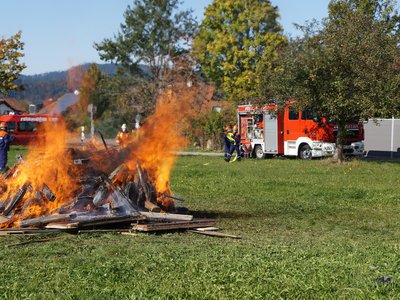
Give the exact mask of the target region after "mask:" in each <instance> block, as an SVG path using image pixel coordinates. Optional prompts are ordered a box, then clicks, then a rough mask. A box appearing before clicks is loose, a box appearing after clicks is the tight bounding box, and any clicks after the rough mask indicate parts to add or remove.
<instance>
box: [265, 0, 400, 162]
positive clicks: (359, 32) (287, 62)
mask: <svg viewBox="0 0 400 300" xmlns="http://www.w3.org/2000/svg"><path fill="white" fill-rule="evenodd" d="M335 2H336V3H337V4H340V5H341V8H342V10H341V11H340V14H337V10H336V9H333V8H334V7H333V6H332V3H331V6H330V8H331V10H330V11H331V15H330V16H329V19H328V20H326V23H325V24H323V27H322V29H321V30H318V29H316V28H315V26H311V27H308V28H306V29H307V30H306V31H305V36H304V38H298V39H296V40H294V41H291V43H290V44H289V46H288V47H287V48H286V50H285V51H284V52H283V53H282V55H281V57H280V60H279V61H278V62H277V64H276V66H275V67H276V68H277V69H279V70H280V72H279V73H278V74H277V73H272V72H270V73H269V74H268V73H267V74H266V78H265V82H267V83H268V86H267V89H266V91H265V93H266V94H269V95H274V96H277V97H278V98H280V99H287V98H291V97H295V98H296V99H297V102H298V105H299V106H300V107H305V106H308V107H314V108H315V109H317V110H318V111H319V112H320V113H323V114H325V115H329V116H330V117H331V118H332V119H333V120H334V121H336V123H337V124H338V141H337V145H338V147H337V150H338V151H337V158H338V161H339V162H342V161H343V144H344V142H345V137H346V130H345V124H346V123H347V122H350V121H351V120H353V119H354V118H355V117H357V118H359V119H360V120H362V119H365V118H374V117H378V116H387V115H392V114H394V113H396V109H397V108H398V103H399V101H398V100H399V96H398V95H399V93H400V73H399V65H398V62H399V61H398V58H399V56H398V47H397V45H398V36H397V35H396V34H395V31H394V30H393V28H395V27H394V26H393V23H392V22H383V21H382V20H383V18H382V16H377V15H375V14H370V13H366V12H365V11H364V10H361V9H356V8H355V7H354V6H352V5H348V6H344V4H343V3H350V2H351V3H352V2H355V1H345V0H343V1H335ZM339 2H340V3H339ZM358 2H360V3H364V2H365V1H358ZM376 2H378V3H381V2H386V1H376ZM343 7H347V10H346V11H345V12H344V10H343ZM333 12H335V13H334V15H333ZM393 15H396V14H395V13H394V14H393Z"/></svg>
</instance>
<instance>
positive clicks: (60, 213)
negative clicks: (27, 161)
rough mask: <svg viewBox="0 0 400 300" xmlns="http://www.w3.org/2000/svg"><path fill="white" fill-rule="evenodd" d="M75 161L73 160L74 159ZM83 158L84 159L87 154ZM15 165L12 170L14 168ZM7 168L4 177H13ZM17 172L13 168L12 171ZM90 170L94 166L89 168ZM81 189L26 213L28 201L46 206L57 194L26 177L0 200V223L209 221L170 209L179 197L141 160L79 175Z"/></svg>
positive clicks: (145, 225)
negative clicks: (161, 186)
mask: <svg viewBox="0 0 400 300" xmlns="http://www.w3.org/2000/svg"><path fill="white" fill-rule="evenodd" d="M74 161H75V163H76V162H77V160H74ZM85 161H88V160H87V159H85ZM12 171H13V170H11V172H12ZM11 172H9V173H7V175H6V177H12V176H13V175H16V174H13V175H10V174H11ZM14 172H15V171H14ZM91 172H93V170H91ZM79 183H80V188H79V189H77V191H76V196H75V197H73V199H72V200H69V201H67V202H65V203H63V204H62V205H60V206H59V207H58V208H56V209H54V210H52V211H50V212H49V213H48V214H46V215H42V216H38V217H34V218H31V217H30V215H28V217H24V216H26V215H27V212H28V211H29V209H30V208H31V207H32V206H40V207H44V206H46V205H47V204H48V203H51V202H54V201H55V200H56V199H57V196H56V194H55V193H54V192H53V191H52V190H51V189H50V188H49V186H48V185H46V184H45V183H43V184H42V186H41V189H39V190H38V189H34V188H33V186H32V185H31V184H30V182H29V181H26V182H24V183H23V184H22V185H21V186H20V187H19V188H18V189H17V190H16V191H15V190H11V191H9V192H7V186H3V195H6V197H5V199H3V201H2V202H1V203H0V212H1V217H0V221H1V222H2V224H3V226H6V227H8V226H12V227H20V228H27V227H28V228H31V227H34V228H45V229H60V230H61V229H78V228H87V227H90V228H93V227H96V226H102V225H108V224H114V225H115V224H116V225H117V226H122V227H124V226H125V227H126V225H128V226H131V223H132V222H134V223H135V224H134V225H133V227H132V228H133V229H135V230H141V231H151V230H162V229H178V228H193V227H202V226H210V225H212V224H214V222H213V221H211V220H195V221H193V216H192V215H187V214H185V215H184V214H177V213H168V212H171V211H175V205H174V202H173V200H172V199H180V198H178V197H175V196H172V195H169V194H166V193H158V192H157V191H156V188H155V186H154V184H153V183H152V181H151V180H150V179H149V178H148V175H147V172H146V170H143V169H142V167H141V166H140V163H137V165H136V172H131V170H129V168H128V167H127V165H126V164H121V165H120V166H118V167H117V168H116V169H115V170H114V171H113V172H111V173H110V174H109V175H108V176H106V175H105V174H100V173H99V172H98V173H97V174H95V175H92V176H84V177H81V178H79Z"/></svg>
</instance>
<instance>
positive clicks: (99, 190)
mask: <svg viewBox="0 0 400 300" xmlns="http://www.w3.org/2000/svg"><path fill="white" fill-rule="evenodd" d="M196 93H197V91H196V90H193V91H190V92H185V93H179V95H178V96H177V94H174V93H167V94H166V95H165V96H164V99H159V101H158V104H157V107H156V110H155V113H154V114H153V115H152V116H150V117H148V118H147V120H146V124H144V126H142V128H141V129H140V132H137V133H136V134H135V135H133V134H132V138H131V140H130V143H129V144H128V145H127V146H126V147H125V148H123V149H120V148H119V149H109V148H108V147H107V145H106V144H105V143H104V140H103V143H98V144H96V143H95V141H92V142H93V143H92V144H90V147H88V145H86V146H87V147H86V148H85V149H81V148H80V149H77V148H74V149H71V148H69V147H68V142H67V141H68V139H69V134H70V133H68V132H67V130H66V128H65V127H64V126H63V125H62V124H60V125H59V126H58V127H57V128H53V127H49V128H44V130H45V131H46V135H45V140H44V141H43V142H42V143H41V144H37V145H31V146H30V149H29V152H28V155H27V157H26V159H25V160H24V161H22V159H21V160H20V162H19V163H18V164H17V165H16V166H14V167H13V168H11V169H10V170H9V172H8V173H7V174H5V176H4V178H3V180H1V181H0V226H1V227H3V228H40V229H49V230H50V229H55V228H56V229H67V230H70V229H77V228H78V229H80V228H88V227H90V228H94V227H95V226H105V225H108V224H113V226H126V224H128V226H133V229H136V230H142V231H150V230H162V229H176V228H194V227H204V226H210V225H213V221H210V220H193V216H192V215H188V214H185V215H183V214H179V213H177V210H176V207H175V203H174V200H177V201H178V200H179V198H177V197H175V196H173V195H172V192H171V191H170V188H169V178H170V172H171V169H172V168H173V165H174V162H175V159H176V157H175V153H176V151H178V150H180V149H182V147H184V146H185V145H186V144H187V141H186V139H185V138H184V137H183V136H182V135H181V132H182V128H183V127H182V120H183V118H182V116H183V115H185V114H186V112H185V110H187V107H188V100H190V99H191V98H195V95H196ZM182 97H184V98H182ZM104 146H105V147H104ZM132 223H133V224H134V225H131V224H132ZM131 228H132V227H131Z"/></svg>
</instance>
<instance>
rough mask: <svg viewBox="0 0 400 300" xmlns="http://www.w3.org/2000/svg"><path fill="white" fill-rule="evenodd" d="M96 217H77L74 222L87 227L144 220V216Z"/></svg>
mask: <svg viewBox="0 0 400 300" xmlns="http://www.w3.org/2000/svg"><path fill="white" fill-rule="evenodd" d="M94 217H95V218H90V219H82V218H76V219H73V221H74V222H77V223H78V226H79V227H86V226H97V225H107V224H114V223H125V222H132V221H136V220H143V219H144V218H143V217H142V216H126V215H125V216H108V217H107V216H106V217H105V216H94Z"/></svg>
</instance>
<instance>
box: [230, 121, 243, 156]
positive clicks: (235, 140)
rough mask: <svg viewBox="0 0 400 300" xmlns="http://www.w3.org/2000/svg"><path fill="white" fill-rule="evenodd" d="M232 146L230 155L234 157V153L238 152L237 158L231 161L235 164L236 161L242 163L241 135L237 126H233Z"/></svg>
mask: <svg viewBox="0 0 400 300" xmlns="http://www.w3.org/2000/svg"><path fill="white" fill-rule="evenodd" d="M232 138H233V141H232V145H231V149H230V151H229V153H230V155H231V156H232V154H233V152H234V151H235V150H236V157H235V158H234V159H233V160H232V161H231V162H234V161H235V160H236V159H237V160H238V161H240V159H241V155H240V133H239V131H238V127H237V125H235V126H233V132H232Z"/></svg>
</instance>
